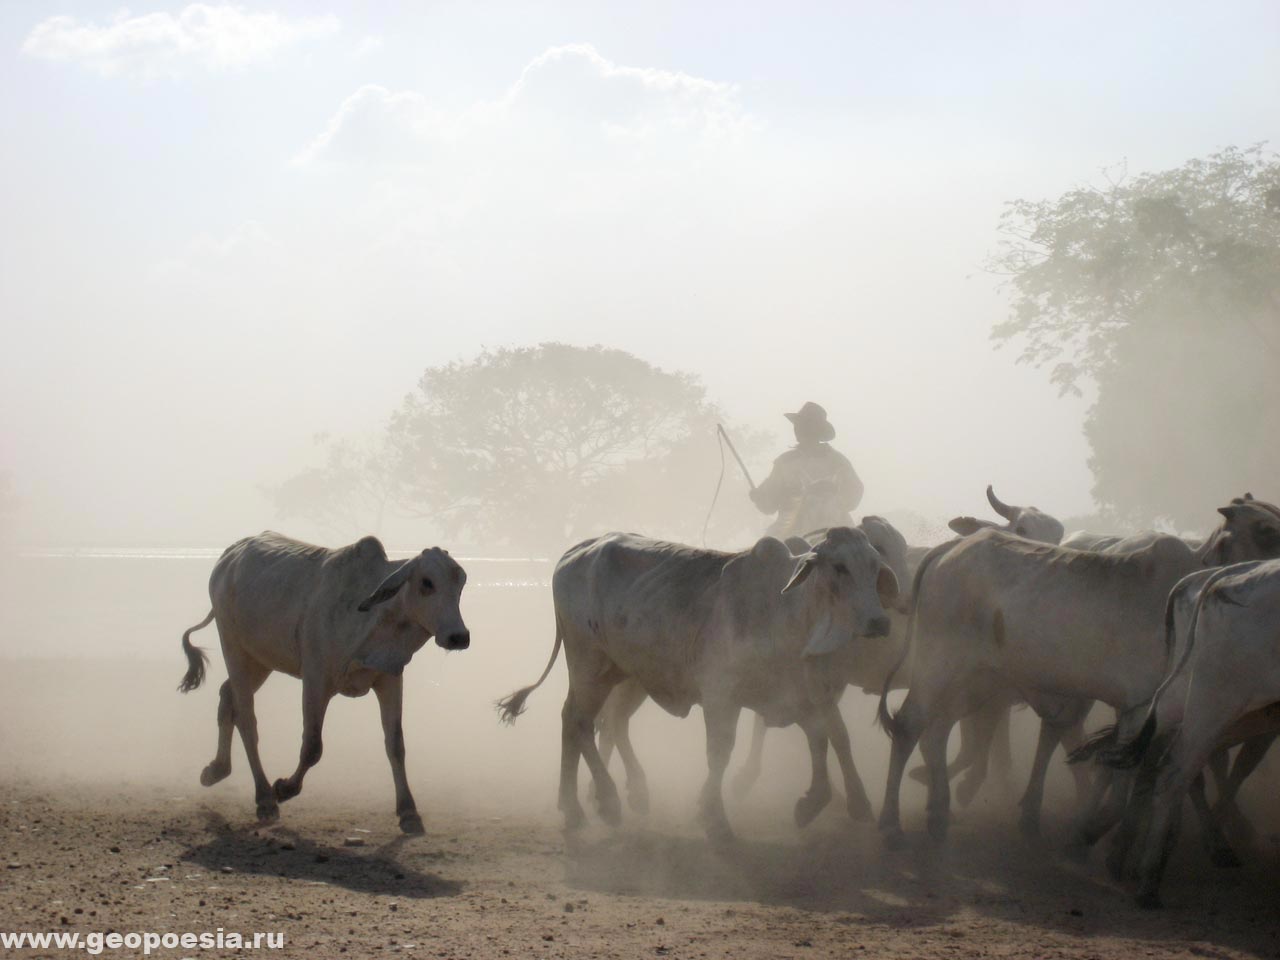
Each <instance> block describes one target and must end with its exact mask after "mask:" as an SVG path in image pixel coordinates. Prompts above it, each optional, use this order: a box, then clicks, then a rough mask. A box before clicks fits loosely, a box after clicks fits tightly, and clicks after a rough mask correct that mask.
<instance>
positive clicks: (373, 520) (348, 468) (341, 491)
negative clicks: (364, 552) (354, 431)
mask: <svg viewBox="0 0 1280 960" xmlns="http://www.w3.org/2000/svg"><path fill="white" fill-rule="evenodd" d="M315 440H316V443H317V444H319V445H321V446H323V447H324V448H325V463H324V465H323V466H319V467H309V468H308V469H306V470H303V471H302V472H301V473H298V474H295V475H294V476H292V477H290V478H289V479H288V480H285V481H284V483H282V484H280V485H279V486H276V487H267V488H265V489H264V491H263V492H264V493H266V494H267V496H269V497H270V498H271V499H272V501H274V503H275V506H276V513H277V514H278V515H279V516H280V517H281V519H284V520H296V519H306V520H310V521H312V522H314V523H315V524H316V525H317V526H319V527H321V528H322V529H324V530H326V531H327V532H329V533H331V534H336V535H337V536H338V537H340V538H342V539H347V538H351V537H358V536H362V535H364V534H366V533H373V534H380V533H382V530H383V523H384V521H385V518H386V514H387V510H388V509H389V508H390V507H391V505H392V503H393V502H394V500H395V498H396V495H397V491H398V485H397V481H396V479H395V478H394V476H393V475H392V473H391V469H390V464H388V463H387V458H386V451H385V450H384V448H383V444H382V443H381V442H379V441H374V442H367V441H366V442H363V443H357V442H354V441H351V440H343V439H338V440H334V439H332V438H330V437H329V435H328V434H319V435H318V436H317V437H316V438H315Z"/></svg>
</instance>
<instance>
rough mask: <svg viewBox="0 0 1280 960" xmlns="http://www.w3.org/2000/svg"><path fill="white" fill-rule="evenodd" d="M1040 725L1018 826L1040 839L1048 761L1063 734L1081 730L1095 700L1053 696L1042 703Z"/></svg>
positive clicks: (1025, 835)
mask: <svg viewBox="0 0 1280 960" xmlns="http://www.w3.org/2000/svg"><path fill="white" fill-rule="evenodd" d="M1039 705H1041V708H1042V710H1043V712H1042V713H1041V718H1039V721H1041V728H1039V737H1038V740H1037V742H1036V759H1034V760H1033V762H1032V773H1030V777H1029V778H1028V781H1027V790H1025V791H1024V792H1023V799H1021V800H1020V801H1019V806H1020V808H1021V814H1020V817H1019V822H1018V826H1019V828H1020V829H1021V833H1023V837H1025V838H1027V840H1029V841H1034V840H1038V838H1039V835H1041V812H1042V810H1043V806H1044V780H1046V778H1047V777H1048V764H1050V760H1052V759H1053V753H1055V751H1056V750H1057V748H1059V744H1061V742H1062V740H1064V737H1066V736H1068V733H1070V732H1071V731H1076V730H1079V726H1080V723H1083V721H1084V717H1085V714H1088V712H1089V708H1091V707H1092V705H1093V701H1092V700H1057V699H1055V700H1050V701H1044V703H1041V704H1039Z"/></svg>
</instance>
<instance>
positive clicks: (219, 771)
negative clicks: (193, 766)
mask: <svg viewBox="0 0 1280 960" xmlns="http://www.w3.org/2000/svg"><path fill="white" fill-rule="evenodd" d="M230 775H231V764H229V763H217V762H214V763H211V764H209V765H208V766H207V767H205V768H204V769H203V770H201V771H200V786H202V787H212V786H213V785H214V784H215V783H218V782H219V781H221V780H225V779H227V777H229V776H230Z"/></svg>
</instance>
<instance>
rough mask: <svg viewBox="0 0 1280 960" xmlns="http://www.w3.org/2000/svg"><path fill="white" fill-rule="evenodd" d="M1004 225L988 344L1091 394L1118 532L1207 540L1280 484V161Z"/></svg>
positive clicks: (1053, 208)
mask: <svg viewBox="0 0 1280 960" xmlns="http://www.w3.org/2000/svg"><path fill="white" fill-rule="evenodd" d="M1105 181H1106V182H1105V185H1103V186H1101V187H1096V188H1095V187H1081V188H1079V189H1076V190H1072V191H1069V192H1068V193H1066V194H1064V195H1063V196H1061V197H1059V198H1058V199H1056V200H1044V201H1028V200H1018V201H1014V202H1013V203H1010V204H1009V205H1008V206H1007V208H1006V210H1005V213H1004V215H1003V216H1002V218H1001V231H1002V233H1003V235H1004V239H1003V241H1002V243H1001V245H1000V247H999V249H998V251H997V252H996V253H995V254H994V256H993V257H992V268H993V269H994V270H996V271H997V272H1000V273H1003V274H1004V275H1006V276H1007V277H1008V278H1009V287H1010V289H1011V290H1012V293H1013V304H1012V311H1011V314H1010V316H1009V318H1008V319H1007V320H1006V321H1004V322H1002V323H999V324H997V325H996V326H995V327H994V328H993V330H992V337H993V339H995V340H996V341H998V342H1000V343H1003V342H1006V341H1010V340H1014V339H1016V340H1018V341H1020V343H1021V346H1022V352H1021V355H1020V357H1019V360H1020V361H1022V362H1029V363H1033V364H1035V365H1037V366H1041V365H1046V364H1052V368H1051V373H1050V378H1051V380H1052V381H1053V382H1054V383H1055V384H1057V385H1058V387H1059V388H1060V389H1061V390H1062V391H1063V392H1064V393H1067V392H1073V393H1077V394H1078V393H1080V392H1081V387H1082V386H1083V385H1085V384H1092V385H1093V387H1094V388H1095V389H1096V399H1095V401H1094V403H1093V404H1092V406H1091V407H1090V409H1089V411H1088V414H1087V417H1086V422H1085V434H1086V437H1087V439H1088V441H1089V444H1090V448H1091V451H1092V456H1091V458H1090V467H1091V469H1092V471H1093V475H1094V490H1093V492H1094V498H1095V499H1096V500H1097V502H1098V503H1099V505H1100V506H1101V507H1102V508H1103V509H1104V510H1105V511H1106V512H1108V513H1109V514H1110V515H1112V516H1113V517H1115V518H1116V519H1118V520H1122V521H1129V522H1133V523H1151V522H1152V521H1154V520H1156V519H1158V518H1166V519H1169V520H1171V521H1173V522H1174V523H1176V524H1178V525H1180V526H1183V527H1198V526H1202V525H1204V524H1205V522H1206V520H1207V518H1208V515H1209V511H1210V509H1211V507H1212V506H1214V505H1217V504H1218V503H1220V502H1223V501H1224V498H1226V497H1229V496H1233V495H1239V494H1240V493H1243V492H1244V490H1245V489H1246V488H1261V487H1264V485H1265V484H1268V483H1272V482H1274V478H1276V477H1277V476H1280V447H1278V446H1277V445H1276V444H1275V443H1274V439H1273V438H1274V437H1275V436H1276V430H1277V426H1280V422H1278V420H1277V417H1278V416H1280V393H1278V391H1277V379H1276V377H1275V370H1276V367H1277V363H1280V162H1277V159H1276V158H1275V156H1274V155H1273V154H1268V153H1266V152H1265V151H1264V150H1263V149H1262V147H1261V146H1254V147H1249V148H1247V149H1237V148H1234V147H1229V148H1227V149H1224V150H1222V151H1221V152H1219V153H1215V154H1212V155H1210V156H1209V157H1206V158H1204V159H1198V160H1192V161H1190V162H1188V163H1186V164H1184V165H1183V166H1181V167H1178V168H1176V169H1174V170H1168V171H1163V172H1160V173H1149V174H1142V175H1139V176H1133V177H1131V176H1129V175H1127V173H1126V172H1125V171H1124V170H1123V168H1120V169H1117V170H1111V171H1106V172H1105Z"/></svg>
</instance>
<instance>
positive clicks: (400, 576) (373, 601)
mask: <svg viewBox="0 0 1280 960" xmlns="http://www.w3.org/2000/svg"><path fill="white" fill-rule="evenodd" d="M412 567H413V561H412V560H406V561H405V562H404V563H402V564H400V566H398V567H396V568H395V569H394V570H392V571H391V573H389V574H388V575H387V578H386V579H385V580H383V581H382V582H381V583H380V584H378V586H377V587H376V588H375V589H374V591H373V593H371V594H369V596H367V597H365V598H364V599H363V600H361V601H360V605H359V606H358V607H356V609H357V610H359V611H360V612H361V613H367V612H368V611H369V608H370V607H374V606H377V605H378V604H379V603H385V602H386V601H388V600H390V599H391V598H392V597H394V596H395V595H396V594H397V593H398V592H399V591H400V588H401V587H403V586H404V585H405V582H406V581H408V579H409V573H410V571H411V569H412Z"/></svg>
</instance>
